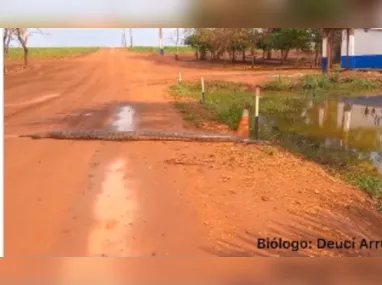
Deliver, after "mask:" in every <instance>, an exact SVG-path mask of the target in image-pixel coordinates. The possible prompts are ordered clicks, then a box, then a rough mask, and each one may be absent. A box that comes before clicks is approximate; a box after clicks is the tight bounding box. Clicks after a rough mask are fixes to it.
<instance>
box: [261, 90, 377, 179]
mask: <svg viewBox="0 0 382 285" xmlns="http://www.w3.org/2000/svg"><path fill="white" fill-rule="evenodd" d="M285 105H286V104H284V107H285ZM287 105H288V106H287V107H286V108H287V109H288V110H287V111H280V112H271V113H268V114H263V117H262V133H263V135H264V136H266V137H268V136H272V135H274V133H275V132H279V133H283V134H296V135H298V136H300V137H301V138H303V139H307V140H310V141H311V142H312V145H314V147H316V148H317V147H318V148H327V149H336V150H345V151H347V152H350V153H353V154H355V155H356V156H358V158H361V159H370V160H371V161H372V162H373V163H374V165H375V166H376V167H377V168H378V169H379V170H380V172H381V173H382V162H381V161H382V96H369V97H367V96H364V97H327V98H314V97H307V98H304V99H297V98H296V99H292V100H290V101H288V102H287ZM281 107H283V106H281ZM281 107H279V108H280V110H281Z"/></svg>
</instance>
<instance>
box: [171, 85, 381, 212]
mask: <svg viewBox="0 0 382 285" xmlns="http://www.w3.org/2000/svg"><path fill="white" fill-rule="evenodd" d="M299 80H306V79H299ZM309 80H313V79H309ZM315 80H317V81H318V82H320V81H319V80H326V79H319V78H316V79H315ZM355 80H357V81H345V82H344V83H337V85H332V86H334V87H337V88H336V89H337V90H351V89H346V88H352V86H353V84H355V83H352V82H359V81H358V80H359V79H355ZM300 82H301V81H300ZM363 83H364V86H365V89H364V90H375V89H374V88H376V86H379V85H377V84H379V83H375V82H373V81H369V80H367V81H366V82H363ZM268 84H271V85H268V87H265V88H264V89H266V90H272V91H275V90H277V89H275V88H269V86H275V85H272V84H274V83H268ZM330 84H334V83H330ZM341 84H342V85H341ZM369 84H370V85H369ZM374 84H375V85H374ZM309 86H312V85H309ZM317 86H318V87H319V88H313V89H299V90H300V91H301V92H293V93H291V92H284V93H282V94H281V93H275V92H272V91H267V92H266V96H264V97H263V98H262V99H261V113H262V114H263V115H265V116H266V117H269V118H272V116H273V115H275V116H277V117H278V118H280V116H281V118H283V116H284V118H287V117H288V116H290V114H293V113H295V112H296V111H299V110H301V108H302V105H303V104H305V102H306V100H304V99H306V98H305V96H309V95H306V93H305V92H303V91H306V90H314V91H318V90H320V89H321V86H322V85H320V84H318V85H317ZM324 86H326V85H324ZM353 87H354V86H353ZM371 87H373V88H371ZM310 88H311V87H310ZM170 90H171V93H172V94H173V96H174V99H175V106H176V107H177V108H178V109H179V110H180V111H181V113H182V114H183V116H184V119H185V120H186V121H189V122H191V123H193V124H195V125H196V126H201V125H202V124H203V122H206V121H215V122H219V123H223V124H225V125H227V126H229V128H231V129H235V128H236V127H237V126H238V124H239V121H240V118H241V115H242V110H243V106H248V107H249V109H250V110H253V109H254V103H255V102H254V96H253V90H252V89H251V88H250V87H249V86H245V85H241V84H236V83H231V82H222V81H215V82H206V90H207V93H206V101H205V103H204V104H200V103H199V100H200V97H201V94H200V84H199V83H189V82H183V83H182V84H181V85H174V86H171V87H170ZM288 90H291V89H289V88H288ZM294 90H296V89H294ZM357 90H359V91H361V89H360V88H358V89H357ZM316 99H317V100H321V99H320V96H318V98H316ZM298 131H299V130H297V129H296V127H295V126H294V127H288V126H285V127H280V128H277V129H273V130H272V131H271V132H269V131H266V130H261V132H260V135H261V136H262V138H264V139H268V140H271V141H273V142H274V143H275V144H277V145H280V146H282V147H283V148H285V149H287V150H288V151H291V152H293V153H295V154H298V155H302V156H304V157H305V158H307V159H309V160H312V161H315V162H317V163H319V164H321V165H323V166H324V167H325V168H326V169H327V170H328V171H330V172H331V173H332V174H333V175H335V176H340V177H341V178H343V179H345V180H346V181H348V182H350V183H351V184H352V185H355V186H357V187H360V188H361V189H363V190H364V191H365V192H367V193H368V194H369V195H370V196H371V197H373V198H374V199H376V200H377V201H378V203H379V206H378V207H379V210H381V211H382V177H381V176H380V175H379V174H378V172H377V170H376V168H375V167H374V166H373V165H372V164H371V163H370V162H369V161H367V160H360V159H359V158H358V157H357V156H356V155H355V154H354V153H351V152H349V151H344V150H335V149H326V148H321V147H319V144H318V143H317V141H315V140H314V139H312V138H311V137H310V136H309V134H306V135H305V134H304V135H301V133H299V132H298Z"/></svg>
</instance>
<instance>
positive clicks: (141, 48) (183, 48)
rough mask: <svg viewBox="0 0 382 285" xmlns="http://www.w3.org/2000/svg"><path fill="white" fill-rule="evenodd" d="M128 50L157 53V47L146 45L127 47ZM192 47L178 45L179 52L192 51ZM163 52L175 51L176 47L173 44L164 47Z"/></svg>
mask: <svg viewBox="0 0 382 285" xmlns="http://www.w3.org/2000/svg"><path fill="white" fill-rule="evenodd" d="M129 50H131V51H134V52H156V53H159V47H146V46H136V47H132V48H129ZM192 51H193V49H192V48H191V47H189V46H180V47H179V53H182V52H192ZM164 52H165V53H166V52H171V53H174V52H176V47H174V46H168V47H164Z"/></svg>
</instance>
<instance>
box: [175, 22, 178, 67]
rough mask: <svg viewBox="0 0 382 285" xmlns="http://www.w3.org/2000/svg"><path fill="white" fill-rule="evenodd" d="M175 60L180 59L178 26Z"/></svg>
mask: <svg viewBox="0 0 382 285" xmlns="http://www.w3.org/2000/svg"><path fill="white" fill-rule="evenodd" d="M175 60H179V28H176V53H175Z"/></svg>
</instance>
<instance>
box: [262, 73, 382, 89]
mask: <svg viewBox="0 0 382 285" xmlns="http://www.w3.org/2000/svg"><path fill="white" fill-rule="evenodd" d="M378 89H382V81H381V80H378V79H371V78H341V77H340V74H339V73H333V74H329V75H315V74H307V75H304V76H302V77H297V78H296V77H287V76H279V77H277V78H275V79H273V80H272V81H269V82H268V83H266V84H264V86H263V90H264V91H286V92H301V91H329V90H338V91H347V90H351V91H373V90H378Z"/></svg>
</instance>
